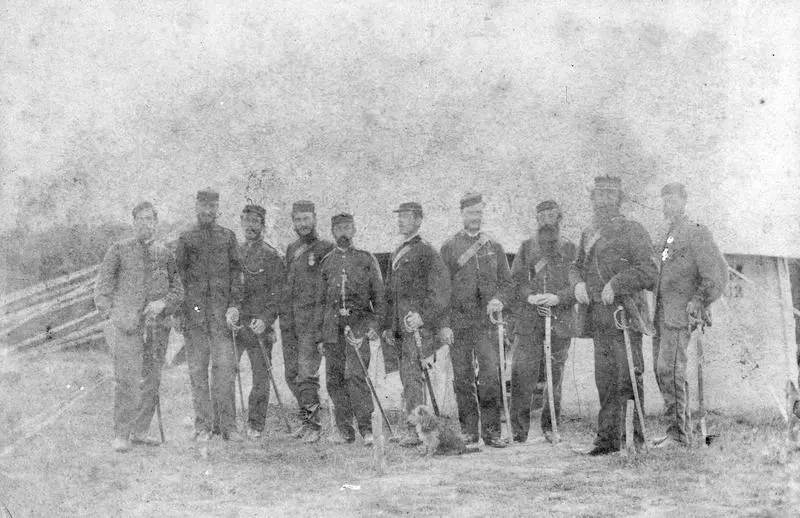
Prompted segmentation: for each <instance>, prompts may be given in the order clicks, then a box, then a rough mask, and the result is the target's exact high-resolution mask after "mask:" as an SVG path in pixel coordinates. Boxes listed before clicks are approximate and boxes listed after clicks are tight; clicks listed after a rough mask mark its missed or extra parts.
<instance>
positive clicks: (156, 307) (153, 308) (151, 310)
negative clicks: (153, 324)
mask: <svg viewBox="0 0 800 518" xmlns="http://www.w3.org/2000/svg"><path fill="white" fill-rule="evenodd" d="M166 306H167V305H166V303H165V302H164V300H163V299H158V300H154V301H153V302H151V303H149V304H148V305H147V306H145V308H144V317H145V318H146V319H153V318H155V317H157V316H158V315H160V314H161V312H162V311H164V308H165V307H166Z"/></svg>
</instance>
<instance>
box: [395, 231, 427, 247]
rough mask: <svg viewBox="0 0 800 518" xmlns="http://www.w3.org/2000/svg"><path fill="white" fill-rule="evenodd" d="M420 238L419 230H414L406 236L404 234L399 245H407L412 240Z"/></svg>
mask: <svg viewBox="0 0 800 518" xmlns="http://www.w3.org/2000/svg"><path fill="white" fill-rule="evenodd" d="M420 239H422V237H420V235H419V232H414V234H412V235H411V236H410V237H408V238H406V237H405V236H404V237H403V241H402V243H400V246H401V247H403V246H405V245H409V244H411V242H412V241H419V240H420Z"/></svg>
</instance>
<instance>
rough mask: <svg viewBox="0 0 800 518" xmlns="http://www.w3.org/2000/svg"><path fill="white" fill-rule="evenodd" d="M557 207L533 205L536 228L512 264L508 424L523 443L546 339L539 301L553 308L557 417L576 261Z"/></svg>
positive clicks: (545, 414) (545, 420)
mask: <svg viewBox="0 0 800 518" xmlns="http://www.w3.org/2000/svg"><path fill="white" fill-rule="evenodd" d="M561 219H562V214H561V208H560V207H559V206H558V204H557V203H556V202H554V201H551V200H548V201H543V202H542V203H540V204H539V205H537V207H536V221H537V223H538V231H537V235H536V236H535V237H532V238H530V239H528V240H526V241H524V242H523V243H522V245H521V246H520V247H519V252H517V255H516V256H515V257H514V263H513V264H512V265H511V277H512V278H513V279H514V288H515V290H514V291H515V295H516V296H517V301H518V311H517V321H516V327H515V330H516V334H517V335H518V337H519V340H518V346H517V349H516V352H515V353H514V365H513V367H512V369H511V397H512V399H511V426H512V430H513V433H514V441H516V442H525V441H526V440H527V438H528V429H529V427H530V419H531V400H532V398H533V392H534V390H535V388H536V383H537V381H538V380H539V373H540V365H541V363H542V358H543V352H544V338H545V317H544V316H542V315H540V314H539V312H538V309H537V308H538V307H539V306H544V307H547V308H550V310H551V312H552V319H551V321H552V330H551V357H552V360H553V361H552V375H553V399H554V402H555V411H556V420H558V419H559V417H560V414H561V376H562V374H563V372H564V364H565V363H566V361H567V355H568V354H569V345H570V341H571V338H570V329H569V324H570V312H571V310H572V305H573V304H574V303H575V297H574V295H573V293H572V285H571V284H570V282H569V267H570V265H571V264H572V262H573V261H575V255H576V250H577V249H576V247H575V244H574V243H572V242H571V241H568V240H567V239H565V238H563V237H561V235H560V226H561ZM543 400H544V401H545V404H544V410H543V411H542V418H541V426H542V431H543V432H544V435H545V438H547V439H548V440H550V439H551V432H552V430H553V427H552V424H551V422H550V411H549V407H548V405H547V400H548V396H547V391H546V389H545V393H544V397H543Z"/></svg>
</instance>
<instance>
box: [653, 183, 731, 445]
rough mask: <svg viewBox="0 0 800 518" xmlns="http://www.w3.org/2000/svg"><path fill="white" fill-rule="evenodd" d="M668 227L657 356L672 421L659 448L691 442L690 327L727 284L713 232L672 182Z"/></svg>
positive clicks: (665, 192)
mask: <svg viewBox="0 0 800 518" xmlns="http://www.w3.org/2000/svg"><path fill="white" fill-rule="evenodd" d="M661 197H662V200H663V202H664V217H665V218H666V219H667V222H668V223H669V231H668V232H667V236H666V237H665V239H664V244H663V247H662V249H661V256H660V259H661V272H660V274H659V277H658V283H657V288H656V324H657V325H658V334H657V335H656V336H655V337H654V339H653V361H654V363H655V372H656V379H657V380H658V387H659V389H660V390H661V395H662V396H664V401H665V403H666V405H667V416H668V417H669V418H670V420H671V421H672V422H671V423H670V425H669V428H667V435H666V436H665V437H663V438H661V439H658V440H656V447H670V446H675V445H683V446H686V445H688V444H689V435H688V434H689V430H687V426H686V423H687V412H688V405H687V403H688V397H689V393H688V382H687V381H686V362H687V357H686V349H687V348H688V346H689V337H690V336H691V334H692V331H693V330H694V329H695V328H697V327H700V328H701V329H702V328H703V327H705V326H706V325H710V324H711V320H710V313H709V309H708V307H709V305H710V304H711V303H712V302H714V301H715V300H717V299H718V298H719V297H720V296H721V295H722V292H723V290H724V289H725V283H726V281H727V278H728V270H727V267H728V264H727V263H726V262H725V258H724V257H723V256H722V253H720V251H719V248H717V245H716V244H715V243H714V238H713V237H712V236H711V232H709V230H708V229H707V228H706V227H704V226H703V225H699V224H697V223H693V222H691V221H689V220H688V219H687V218H686V215H685V214H684V211H685V209H686V198H687V195H686V189H685V188H684V186H683V185H682V184H680V183H671V184H668V185H665V186H664V188H663V189H661Z"/></svg>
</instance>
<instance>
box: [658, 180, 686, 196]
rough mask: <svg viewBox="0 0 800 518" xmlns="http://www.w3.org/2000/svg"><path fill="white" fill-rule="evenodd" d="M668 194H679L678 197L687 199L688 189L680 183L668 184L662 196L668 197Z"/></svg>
mask: <svg viewBox="0 0 800 518" xmlns="http://www.w3.org/2000/svg"><path fill="white" fill-rule="evenodd" d="M668 194H677V195H678V196H681V197H683V198H686V187H684V186H683V184H682V183H679V182H674V183H668V184H667V185H665V186H664V187H662V188H661V196H666V195H668Z"/></svg>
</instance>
